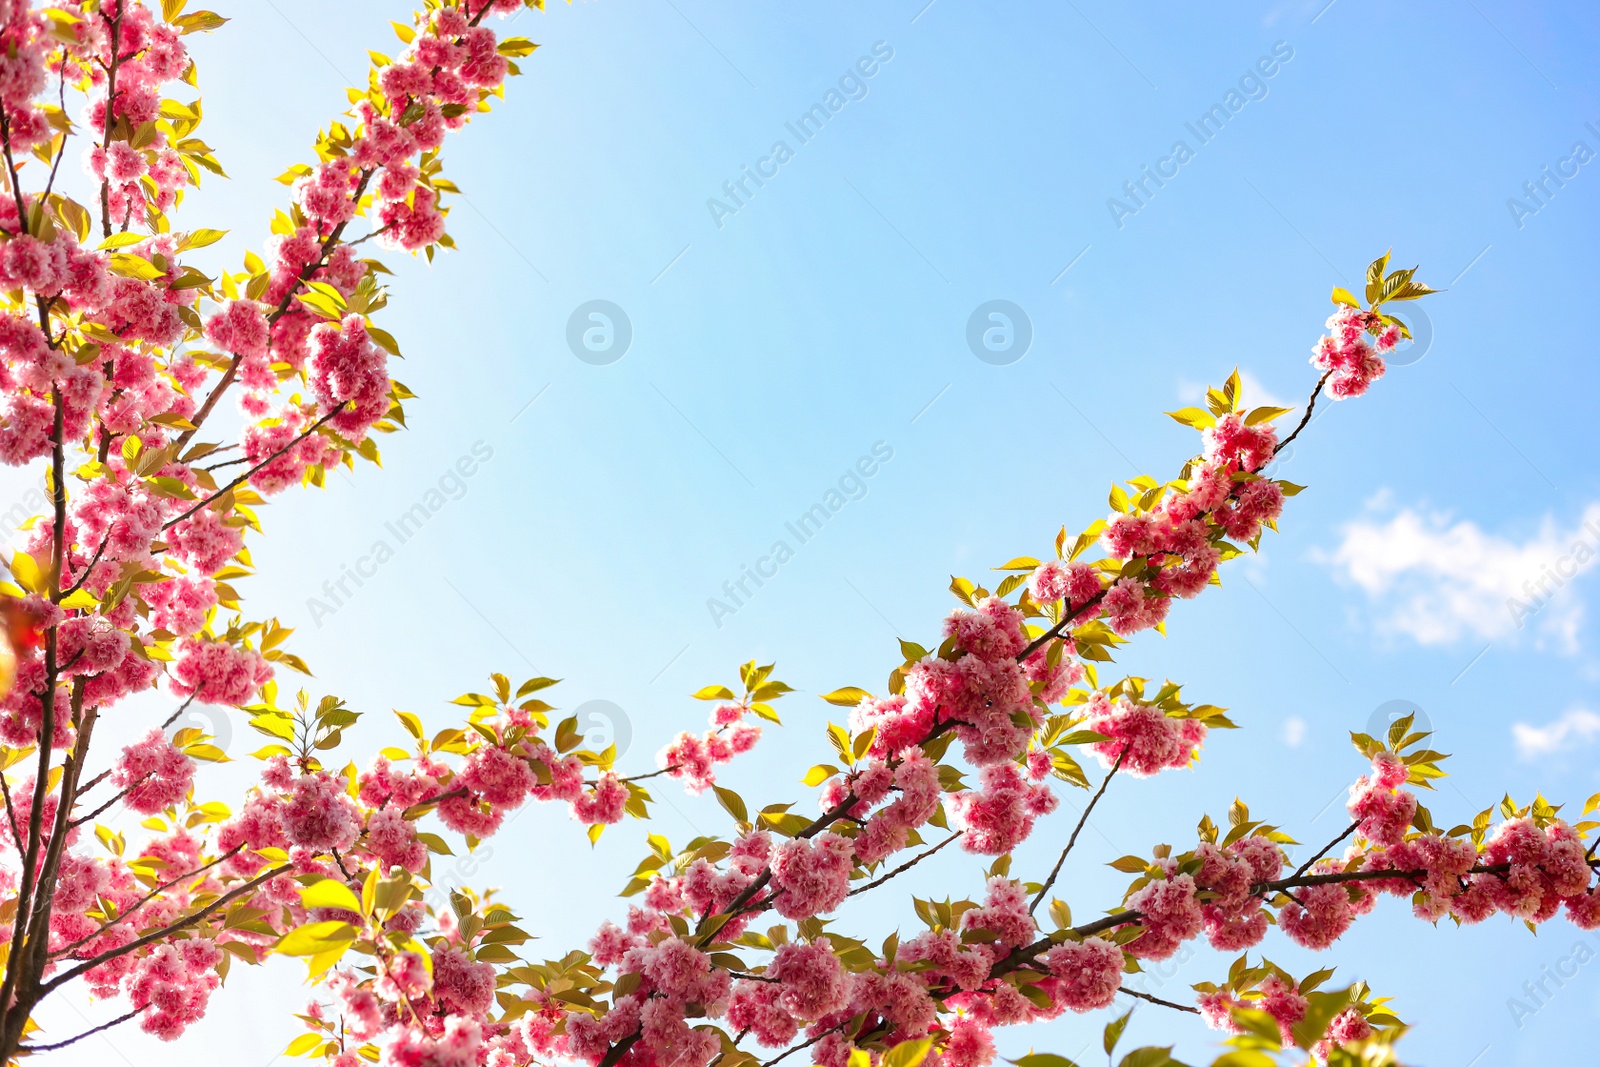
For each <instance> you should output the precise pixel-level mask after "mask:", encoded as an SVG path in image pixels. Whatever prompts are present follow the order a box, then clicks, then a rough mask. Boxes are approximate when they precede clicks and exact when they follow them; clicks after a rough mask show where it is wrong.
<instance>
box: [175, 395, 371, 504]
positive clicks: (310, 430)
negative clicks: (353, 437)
mask: <svg viewBox="0 0 1600 1067" xmlns="http://www.w3.org/2000/svg"><path fill="white" fill-rule="evenodd" d="M344 408H345V406H344V404H340V405H339V406H338V407H336V408H334V409H333V410H332V411H330V412H328V413H327V414H326V415H324V416H322V418H320V419H318V420H317V421H316V422H313V423H312V424H311V425H310V426H307V427H306V428H305V429H304V430H301V431H300V432H299V433H298V434H296V435H295V438H294V440H292V441H290V442H289V443H288V444H286V445H284V446H283V447H282V448H280V449H278V450H277V451H276V452H274V453H273V454H272V455H270V456H268V457H267V458H266V459H264V460H262V461H261V462H260V463H257V464H256V465H255V466H254V467H251V468H250V469H249V470H247V471H245V472H244V473H243V474H241V475H239V477H237V478H235V479H234V480H233V481H231V482H229V483H228V484H227V485H225V486H223V487H222V488H221V489H218V490H217V491H216V492H215V493H212V494H211V495H210V496H208V497H206V498H205V499H204V500H197V501H195V503H194V506H193V507H190V508H189V509H188V510H186V511H184V512H183V514H181V515H179V516H178V517H177V518H175V519H169V520H167V521H166V522H165V523H163V524H162V526H161V529H162V530H163V531H166V530H170V529H172V528H173V527H174V526H176V525H177V524H178V523H180V522H182V521H183V520H184V519H187V518H188V517H189V516H190V515H193V514H194V513H195V512H197V511H199V510H200V509H201V508H203V507H205V506H207V505H208V504H210V503H212V502H213V501H216V500H219V499H221V498H222V497H224V496H227V495H228V494H229V493H231V492H233V490H235V489H237V488H239V486H241V485H243V484H244V483H245V482H247V481H249V479H250V476H251V475H252V474H255V473H256V472H257V471H259V470H261V469H262V468H263V467H265V466H267V465H268V464H270V463H271V462H272V461H273V460H275V459H277V458H278V457H279V456H281V455H283V454H284V453H286V452H288V451H289V450H290V449H291V448H293V447H294V446H295V445H297V444H299V443H300V442H301V441H304V440H305V439H306V438H307V437H310V436H311V435H312V434H314V433H316V432H317V431H318V430H319V429H321V428H322V426H323V424H324V423H326V422H327V421H328V420H329V419H331V418H333V417H334V416H335V415H337V414H339V412H341V411H343V410H344Z"/></svg>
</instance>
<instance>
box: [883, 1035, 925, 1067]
mask: <svg viewBox="0 0 1600 1067" xmlns="http://www.w3.org/2000/svg"><path fill="white" fill-rule="evenodd" d="M932 1046H933V1042H932V1040H930V1039H929V1038H926V1037H919V1038H917V1039H916V1040H915V1041H902V1042H900V1044H898V1045H896V1046H895V1047H894V1048H892V1049H890V1050H889V1051H888V1053H887V1054H885V1055H884V1057H883V1060H882V1061H881V1063H882V1067H918V1064H920V1063H921V1062H922V1061H923V1060H925V1059H927V1058H928V1050H929V1049H930V1048H931V1047H932Z"/></svg>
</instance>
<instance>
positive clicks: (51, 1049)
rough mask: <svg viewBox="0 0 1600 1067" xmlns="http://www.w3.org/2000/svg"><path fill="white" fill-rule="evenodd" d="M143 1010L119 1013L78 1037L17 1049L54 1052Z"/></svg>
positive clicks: (122, 1021) (136, 1009)
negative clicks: (124, 1013)
mask: <svg viewBox="0 0 1600 1067" xmlns="http://www.w3.org/2000/svg"><path fill="white" fill-rule="evenodd" d="M143 1010H144V1009H142V1008H134V1009H133V1010H132V1011H130V1012H128V1013H127V1014H126V1015H119V1016H117V1017H116V1018H115V1019H112V1020H111V1021H110V1022H108V1023H101V1024H100V1025H99V1026H96V1027H95V1028H94V1029H92V1030H85V1031H84V1032H83V1033H81V1034H79V1035H78V1036H77V1037H69V1038H67V1039H66V1040H65V1041H56V1042H53V1043H51V1044H48V1045H23V1046H22V1048H20V1049H18V1050H17V1051H19V1052H54V1051H55V1050H56V1049H58V1048H66V1047H67V1046H68V1045H72V1044H76V1043H77V1042H79V1041H82V1040H83V1039H84V1038H86V1037H93V1036H94V1035H95V1034H98V1033H100V1031H102V1030H109V1029H111V1028H112V1027H113V1026H119V1025H121V1024H122V1023H125V1022H127V1021H128V1020H129V1019H131V1018H133V1017H134V1016H135V1015H138V1014H139V1012H141V1011H143Z"/></svg>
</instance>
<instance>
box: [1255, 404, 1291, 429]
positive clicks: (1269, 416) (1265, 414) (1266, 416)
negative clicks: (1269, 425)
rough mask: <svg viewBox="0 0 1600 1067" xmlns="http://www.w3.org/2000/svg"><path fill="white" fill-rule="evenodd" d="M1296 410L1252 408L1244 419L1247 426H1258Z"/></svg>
mask: <svg viewBox="0 0 1600 1067" xmlns="http://www.w3.org/2000/svg"><path fill="white" fill-rule="evenodd" d="M1293 410H1294V408H1276V407H1259V408H1252V409H1251V411H1250V414H1248V415H1246V416H1245V417H1244V424H1245V425H1246V426H1257V425H1260V424H1261V423H1263V422H1271V421H1272V420H1273V419H1275V418H1277V417H1278V416H1280V415H1287V414H1289V412H1291V411H1293Z"/></svg>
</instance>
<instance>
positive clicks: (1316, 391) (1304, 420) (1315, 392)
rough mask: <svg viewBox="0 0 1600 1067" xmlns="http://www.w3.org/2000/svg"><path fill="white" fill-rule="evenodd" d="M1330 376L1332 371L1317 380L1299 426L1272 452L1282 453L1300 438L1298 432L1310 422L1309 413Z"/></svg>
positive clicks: (1314, 406) (1315, 404) (1313, 408)
mask: <svg viewBox="0 0 1600 1067" xmlns="http://www.w3.org/2000/svg"><path fill="white" fill-rule="evenodd" d="M1332 374H1333V371H1328V372H1327V373H1326V374H1324V375H1323V376H1322V377H1320V378H1318V379H1317V387H1316V388H1315V389H1313V390H1311V399H1310V400H1307V401H1306V413H1305V414H1304V415H1302V416H1300V425H1298V426H1296V427H1295V428H1294V433H1292V434H1290V435H1289V436H1288V437H1285V438H1284V439H1283V440H1282V441H1279V442H1278V447H1277V448H1276V449H1274V451H1277V452H1281V451H1283V449H1284V448H1285V447H1286V446H1287V445H1288V444H1289V442H1290V441H1293V440H1294V439H1295V438H1296V437H1299V436H1300V431H1301V430H1303V429H1305V428H1306V423H1308V422H1310V421H1311V412H1312V411H1314V410H1315V409H1316V406H1317V397H1318V396H1319V395H1320V394H1321V393H1322V385H1323V383H1324V382H1326V381H1327V380H1328V378H1329V377H1330V376H1331V375H1332Z"/></svg>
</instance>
